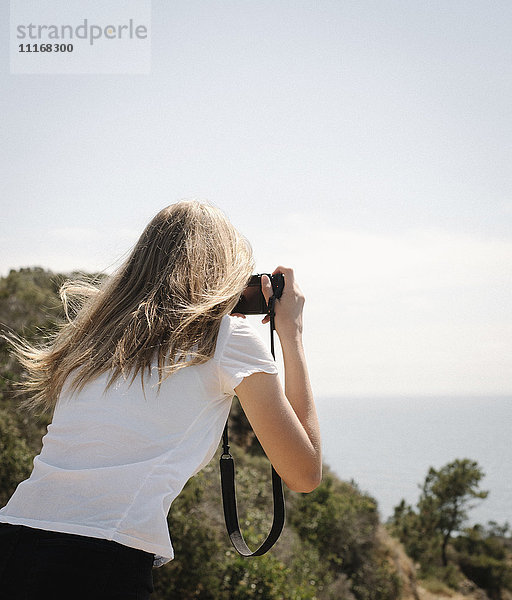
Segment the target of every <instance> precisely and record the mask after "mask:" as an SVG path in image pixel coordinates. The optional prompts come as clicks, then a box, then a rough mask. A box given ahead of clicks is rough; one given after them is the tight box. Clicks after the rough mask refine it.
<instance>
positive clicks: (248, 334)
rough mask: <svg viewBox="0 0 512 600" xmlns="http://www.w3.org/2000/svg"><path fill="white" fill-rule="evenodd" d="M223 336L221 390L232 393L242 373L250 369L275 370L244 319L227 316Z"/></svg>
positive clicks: (250, 371) (220, 358)
mask: <svg viewBox="0 0 512 600" xmlns="http://www.w3.org/2000/svg"><path fill="white" fill-rule="evenodd" d="M229 319H230V322H229V330H228V334H227V339H226V340H225V344H224V347H223V349H222V352H221V355H220V357H219V373H220V384H221V388H222V391H223V392H224V393H226V394H233V391H234V389H235V388H236V387H237V385H238V384H239V383H240V382H241V381H242V379H243V378H244V377H248V376H249V375H252V374H253V373H258V372H264V373H277V372H278V371H277V366H276V363H275V361H274V359H273V357H272V354H271V353H270V350H269V349H268V348H267V346H266V345H265V343H264V342H263V340H262V339H261V338H260V336H259V335H258V334H257V333H256V331H255V330H254V328H253V327H252V326H251V325H250V323H249V322H248V321H247V320H246V319H242V318H241V317H229Z"/></svg>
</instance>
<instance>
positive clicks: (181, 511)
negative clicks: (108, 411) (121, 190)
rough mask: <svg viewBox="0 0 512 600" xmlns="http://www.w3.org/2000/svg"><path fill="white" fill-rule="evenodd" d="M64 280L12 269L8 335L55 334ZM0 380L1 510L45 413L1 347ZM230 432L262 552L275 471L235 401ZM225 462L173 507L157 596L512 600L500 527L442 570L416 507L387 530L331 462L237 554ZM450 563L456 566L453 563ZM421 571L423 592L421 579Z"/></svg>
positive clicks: (3, 287) (471, 541)
mask: <svg viewBox="0 0 512 600" xmlns="http://www.w3.org/2000/svg"><path fill="white" fill-rule="evenodd" d="M64 279H65V276H63V275H60V274H54V273H51V272H49V271H45V270H43V269H41V268H31V269H21V270H19V271H11V272H10V273H9V275H8V276H7V277H4V278H1V279H0V323H1V324H2V330H3V331H5V330H6V329H7V330H11V331H14V332H15V333H18V334H20V335H23V336H25V337H27V338H28V339H30V340H31V341H37V340H42V339H43V338H44V336H45V335H46V334H47V333H49V332H52V331H54V330H55V329H56V327H57V326H58V323H59V322H60V321H62V319H63V318H64V315H63V312H62V308H61V304H60V300H59V297H58V289H59V287H60V285H61V283H62V282H63V281H64ZM0 376H1V377H0V465H1V469H0V505H3V504H4V503H5V502H6V501H7V499H8V498H9V496H10V494H11V493H12V492H13V491H14V489H15V487H16V485H17V483H18V482H19V481H21V480H22V479H24V478H25V477H27V476H28V475H29V474H30V469H31V462H32V459H33V457H34V455H35V454H36V453H37V452H39V450H40V446H41V437H42V435H44V433H45V431H46V426H47V425H48V422H49V419H50V417H49V416H48V415H46V416H37V417H36V416H34V415H32V414H29V413H27V412H25V411H21V410H20V409H19V402H20V400H21V399H22V398H20V397H16V395H15V387H16V382H17V381H19V379H20V377H21V376H22V372H21V368H20V366H19V365H18V364H17V363H16V362H15V361H14V360H13V358H12V357H11V356H10V355H9V352H8V346H7V344H6V342H5V341H3V340H2V341H0ZM230 431H231V442H232V454H233V456H234V457H235V462H236V468H237V497H238V502H239V515H240V523H241V525H242V528H243V531H244V535H245V537H246V540H247V542H248V544H249V545H250V546H251V547H253V548H255V547H257V545H258V544H259V543H260V542H261V541H262V539H263V538H264V536H265V534H266V532H267V531H268V530H269V528H270V524H271V520H272V496H271V484H270V466H269V463H268V461H267V459H266V458H265V456H264V455H263V452H262V450H261V448H260V446H259V444H258V442H257V440H256V438H255V436H254V435H253V433H252V431H251V429H250V427H249V425H248V423H247V421H246V419H245V417H244V414H243V412H242V411H241V409H240V406H239V404H238V403H237V401H236V400H235V403H234V405H233V409H232V411H231V415H230ZM218 458H219V453H218V454H217V456H216V457H215V458H214V459H213V460H212V462H211V463H210V464H209V465H208V466H207V467H206V468H205V469H204V470H203V471H201V472H200V473H199V474H198V475H196V476H195V477H193V478H192V479H191V480H190V481H189V482H188V483H187V485H186V486H185V488H184V490H183V492H182V493H181V495H180V496H179V497H178V499H177V500H176V501H175V502H174V503H173V506H172V508H171V511H170V514H169V528H170V532H171V537H172V540H173V545H174V548H175V554H176V558H175V559H174V560H173V561H171V562H170V563H168V564H167V565H165V566H164V567H162V568H160V569H156V570H155V571H154V581H155V593H154V596H153V597H154V598H155V600H167V599H177V598H179V599H180V600H188V599H202V600H246V599H261V600H274V599H275V600H278V599H279V600H314V599H318V600H328V599H331V600H397V599H398V598H403V599H404V600H409V599H410V600H412V599H417V600H421V599H424V600H427V599H428V600H433V599H434V598H439V597H449V596H450V595H451V596H453V597H454V594H455V592H454V589H458V590H459V593H460V592H461V591H462V592H464V593H466V594H471V597H472V598H475V599H476V598H481V599H482V598H484V599H485V598H491V599H495V598H496V599H499V600H505V599H506V598H510V596H506V595H503V594H506V593H508V592H507V591H506V590H507V586H508V580H507V572H508V571H507V565H508V567H510V560H511V556H512V555H511V553H510V547H507V545H506V543H505V541H506V540H508V542H507V543H509V540H510V538H507V537H506V534H507V532H506V531H505V530H502V531H499V532H498V531H493V532H491V531H488V530H484V529H473V530H471V531H469V532H467V533H466V534H465V535H463V536H460V537H458V538H456V539H451V538H450V539H449V540H448V542H447V543H446V544H445V548H444V554H445V556H447V557H448V560H449V561H451V562H450V563H449V564H448V565H447V566H443V565H442V560H441V549H440V548H439V549H438V552H437V554H436V551H435V545H436V541H435V540H436V539H437V538H436V537H435V536H436V535H438V533H436V531H435V527H434V529H432V527H433V526H432V523H430V527H431V529H430V530H428V531H427V530H426V529H425V530H421V531H423V533H424V535H429V536H430V537H431V538H432V543H431V544H430V545H429V544H426V547H427V549H428V554H422V553H421V552H419V553H418V552H416V551H415V548H416V546H415V544H416V545H417V538H418V536H417V535H416V534H415V533H414V532H415V531H416V530H418V527H420V521H419V520H417V521H414V515H415V514H416V512H415V511H414V510H413V509H412V508H411V507H408V506H406V505H405V504H403V505H402V506H401V508H400V507H397V512H396V513H395V518H394V520H393V523H390V524H389V525H388V526H387V528H385V527H384V526H383V525H382V524H381V523H380V522H379V515H378V511H377V503H376V501H375V500H374V499H373V498H372V497H371V496H370V495H368V494H367V493H365V492H363V491H361V490H359V489H358V488H357V485H356V484H354V483H347V482H343V481H340V480H339V479H338V478H337V477H336V476H335V475H334V474H333V473H332V472H331V471H330V470H329V468H328V467H327V466H326V467H325V469H324V477H323V480H322V483H321V484H320V486H319V487H318V488H317V489H316V490H314V491H313V492H312V493H310V494H297V493H293V492H290V491H289V490H286V507H287V524H286V527H285V530H284V532H283V534H282V536H281V538H280V540H279V541H278V543H277V544H276V545H275V547H274V548H273V549H272V550H271V551H270V552H269V553H267V554H266V555H264V556H262V557H257V558H252V559H245V558H242V557H240V556H239V555H238V554H237V553H236V551H235V550H234V549H233V548H232V547H231V545H230V542H229V538H228V536H227V534H226V531H225V526H224V521H223V513H222V504H221V495H220V476H219V469H218ZM418 519H419V517H418ZM418 531H419V530H418ZM391 534H393V535H394V536H395V537H394V538H393V537H391ZM498 534H500V535H498ZM415 536H416V537H415ZM399 540H400V541H399ZM401 542H403V544H404V545H405V547H406V548H407V549H408V551H409V552H411V553H412V555H413V558H414V561H415V563H413V561H412V560H411V559H410V558H409V557H408V556H407V555H406V553H405V551H404V546H403V545H402V543H401ZM454 556H456V557H459V558H460V560H459V561H458V562H457V561H455V562H453V557H454ZM491 558H492V560H491ZM422 561H423V562H422ZM427 561H434V563H435V564H436V565H437V564H439V568H438V570H437V571H435V569H434V570H433V569H430V571H429V570H428V569H427V568H426V567H425V568H424V566H425V565H426V562H427ZM489 561H491V562H489ZM492 561H498V562H492ZM507 561H508V562H507ZM424 563H425V565H424ZM434 563H432V564H434ZM498 563H499V564H498ZM418 568H419V569H420V575H422V576H423V577H424V580H425V586H426V587H423V586H422V585H420V584H419V583H418V582H417V579H416V573H417V569H418ZM443 569H444V570H443ZM493 569H494V571H493ZM500 569H501V571H500ZM503 569H504V573H505V574H504V575H503V576H502V579H501V580H499V581H498V579H499V577H494V578H493V577H491V578H490V579H491V580H492V586H494V587H492V586H491V587H492V589H491V588H490V587H489V585H490V584H489V581H488V580H489V575H488V573H489V572H492V573H494V572H498V571H499V573H502V571H503ZM447 573H448V575H447ZM469 580H472V581H473V582H475V583H471V582H470V581H469ZM496 582H498V583H496ZM477 585H480V586H481V587H482V588H485V589H486V590H487V591H486V592H484V591H483V590H480V589H477V587H476V586H477ZM436 586H437V587H436ZM450 586H451V587H450ZM464 586H466V587H465V588H464ZM496 586H497V587H496ZM475 593H480V594H483V595H480V596H476V595H475ZM436 594H438V595H436ZM466 597H468V596H466Z"/></svg>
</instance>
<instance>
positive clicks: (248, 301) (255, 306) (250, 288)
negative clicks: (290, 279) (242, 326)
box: [232, 273, 284, 315]
mask: <svg viewBox="0 0 512 600" xmlns="http://www.w3.org/2000/svg"><path fill="white" fill-rule="evenodd" d="M262 275H267V276H268V277H269V279H270V283H271V284H272V290H273V292H274V296H275V297H276V298H280V297H281V294H282V293H283V290H284V275H283V274H282V273H276V274H275V275H270V274H269V273H262V274H260V275H253V276H252V277H251V279H250V280H249V283H248V284H247V287H246V288H245V290H244V291H243V292H242V295H241V296H240V300H239V301H238V304H237V305H236V306H235V308H234V309H233V311H232V312H234V313H241V314H243V315H265V314H267V313H268V306H267V303H266V301H265V296H264V295H263V292H262V291H261V276H262Z"/></svg>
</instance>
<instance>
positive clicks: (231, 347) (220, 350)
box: [215, 315, 272, 360]
mask: <svg viewBox="0 0 512 600" xmlns="http://www.w3.org/2000/svg"><path fill="white" fill-rule="evenodd" d="M238 353H242V354H245V355H251V354H255V355H256V356H264V357H265V358H268V357H270V358H272V357H271V355H270V352H269V350H268V348H267V347H266V344H265V343H264V342H263V340H262V338H261V336H260V335H259V333H258V332H257V331H256V329H255V327H254V326H253V325H252V324H251V322H250V321H249V319H245V318H243V317H238V316H234V315H226V316H224V317H223V318H222V321H221V324H220V328H219V334H218V338H217V347H216V351H215V358H216V359H217V360H222V358H223V357H226V356H232V355H233V354H238Z"/></svg>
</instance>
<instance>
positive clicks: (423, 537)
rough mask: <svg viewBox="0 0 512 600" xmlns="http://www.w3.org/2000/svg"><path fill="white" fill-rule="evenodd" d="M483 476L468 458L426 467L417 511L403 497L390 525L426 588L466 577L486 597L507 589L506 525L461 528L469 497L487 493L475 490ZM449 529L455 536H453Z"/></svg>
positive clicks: (511, 577)
mask: <svg viewBox="0 0 512 600" xmlns="http://www.w3.org/2000/svg"><path fill="white" fill-rule="evenodd" d="M482 478H483V472H482V470H481V469H480V467H479V466H478V464H477V463H476V462H475V461H472V460H469V459H463V460H455V461H453V462H451V463H449V464H447V465H445V466H444V467H442V468H441V469H439V470H435V469H433V468H431V469H429V471H428V474H427V476H426V478H425V482H424V484H423V485H422V486H421V490H422V491H421V495H420V498H419V500H418V503H417V510H414V509H413V508H412V506H410V505H408V504H406V503H405V501H404V500H402V501H401V502H400V504H399V505H398V506H396V507H395V509H394V514H393V517H392V518H391V520H390V522H389V528H390V530H391V532H392V533H393V534H394V535H396V536H397V537H398V538H399V539H400V541H401V542H402V543H403V544H404V546H405V548H406V550H407V553H408V554H409V556H411V557H412V558H413V559H414V560H416V561H418V562H419V564H420V576H422V577H423V578H425V581H426V584H428V586H429V588H430V589H431V590H432V589H434V588H436V587H438V588H439V589H441V588H442V587H443V585H444V584H446V585H448V586H450V587H452V588H457V587H458V586H459V585H460V583H461V581H462V579H463V578H464V577H467V578H468V579H470V580H471V581H473V582H474V583H475V584H476V585H477V586H479V587H481V588H483V589H484V590H485V591H486V593H487V594H488V596H489V597H490V598H492V599H493V600H500V599H501V597H502V596H501V594H502V591H503V590H504V589H509V590H510V589H512V570H511V567H510V565H511V562H512V552H511V550H512V544H511V540H510V538H507V537H506V535H507V532H508V524H505V525H504V526H500V525H498V524H497V523H495V522H490V523H489V526H488V528H487V529H485V528H484V527H483V526H482V525H475V526H473V527H472V528H469V529H468V528H466V529H464V528H463V525H464V524H465V523H466V522H467V519H468V510H469V509H471V508H472V504H471V503H472V501H473V500H477V499H483V498H486V497H487V494H488V492H486V491H482V490H480V489H479V484H480V481H481V479H482ZM454 533H458V535H457V536H456V537H453V534H454ZM449 557H450V559H451V562H450V563H449V561H448V558H449Z"/></svg>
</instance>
